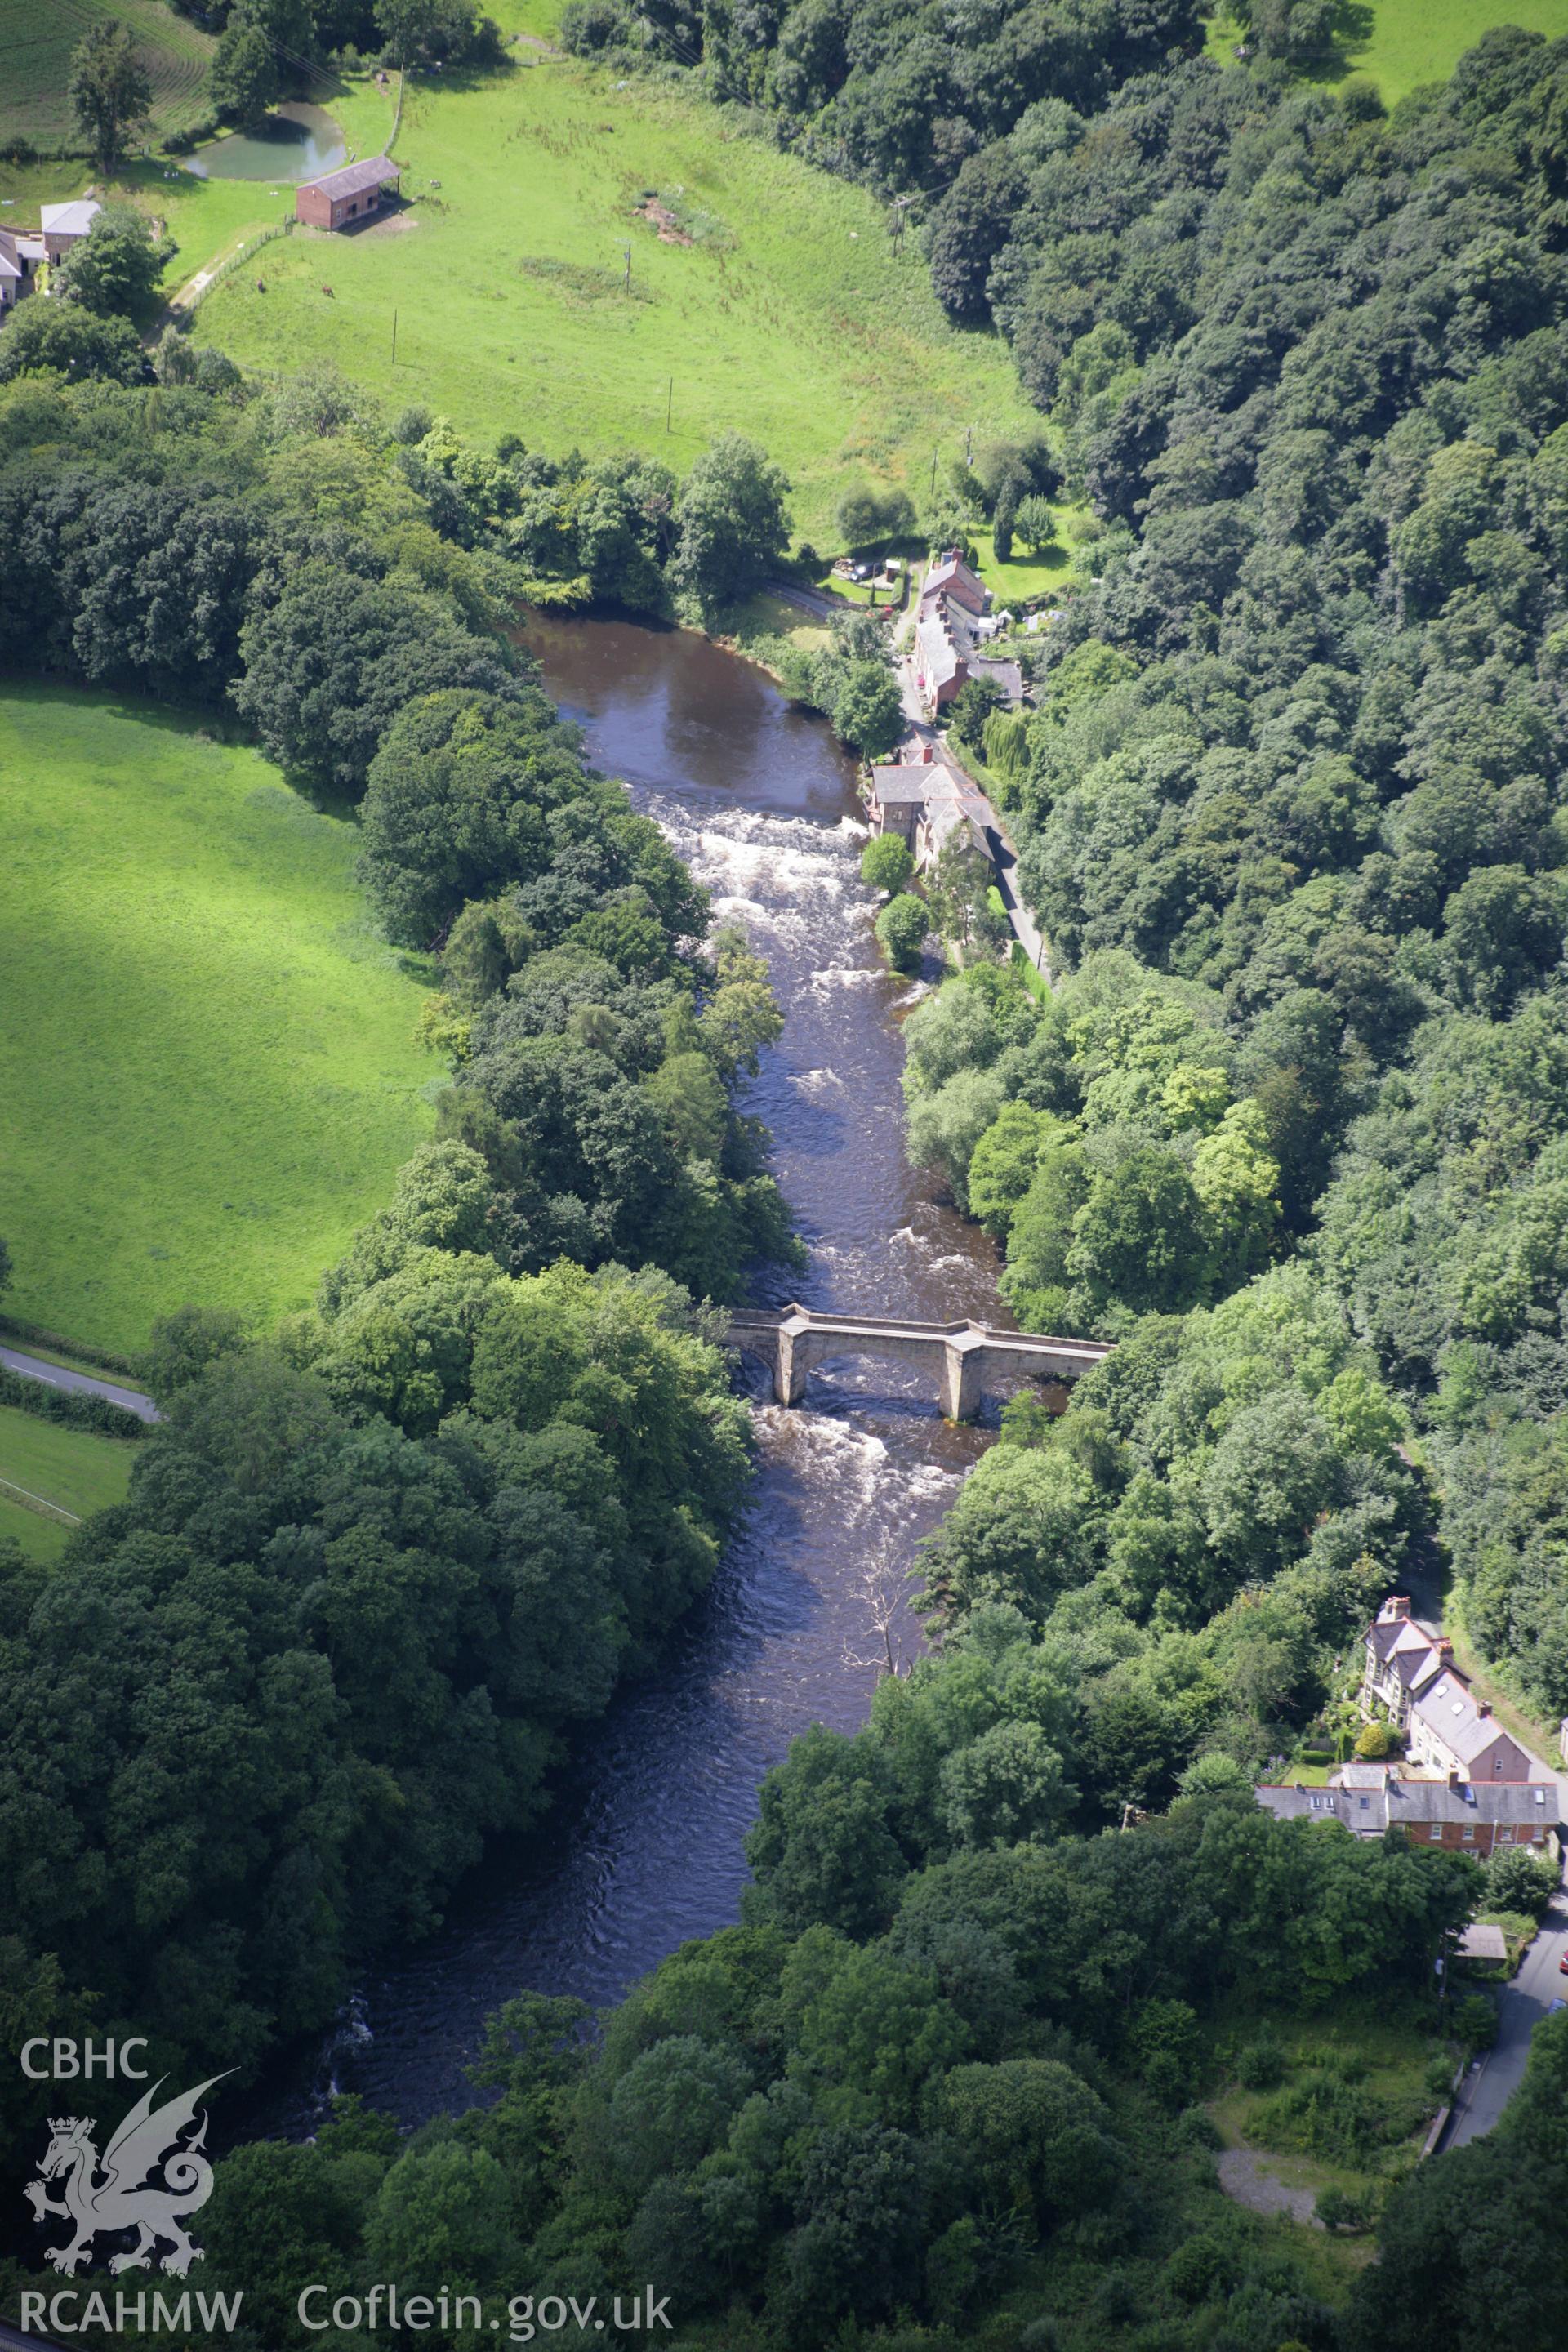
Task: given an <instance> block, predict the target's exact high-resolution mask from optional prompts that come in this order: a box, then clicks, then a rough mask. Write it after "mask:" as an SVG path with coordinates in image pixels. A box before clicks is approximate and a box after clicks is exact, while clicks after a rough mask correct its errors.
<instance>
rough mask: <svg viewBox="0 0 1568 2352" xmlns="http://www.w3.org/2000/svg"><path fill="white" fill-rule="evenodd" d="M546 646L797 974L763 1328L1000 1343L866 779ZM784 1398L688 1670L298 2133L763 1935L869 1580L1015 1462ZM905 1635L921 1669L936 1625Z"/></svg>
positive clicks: (714, 711) (703, 695)
mask: <svg viewBox="0 0 1568 2352" xmlns="http://www.w3.org/2000/svg"><path fill="white" fill-rule="evenodd" d="M528 643H529V645H530V646H531V649H532V651H533V652H534V653H535V654H536V655H537V656H538V658H539V660H540V662H541V664H542V668H543V672H544V678H545V683H546V685H547V686H548V687H549V688H550V691H551V693H552V695H553V696H554V698H555V699H556V700H557V701H558V702H559V703H560V705H561V707H562V709H563V711H564V712H565V713H566V714H567V715H568V716H570V717H572V718H574V719H578V720H580V721H581V722H582V724H583V725H584V728H585V729H586V730H587V736H588V743H589V748H590V752H591V756H592V757H593V759H594V760H595V763H596V764H597V765H598V766H599V767H601V768H603V769H605V771H607V772H609V773H610V774H613V775H616V776H622V777H624V778H625V779H626V782H627V783H628V784H629V785H630V787H631V792H632V797H633V800H634V802H635V803H636V805H637V808H638V809H640V810H642V811H644V812H645V813H646V814H648V815H651V816H654V817H656V818H658V822H659V823H660V824H662V825H663V826H664V827H665V829H666V831H667V832H668V835H669V836H670V838H671V840H672V841H673V842H674V844H675V845H676V847H677V848H678V849H679V851H680V853H681V855H682V856H684V857H685V858H686V859H687V860H688V862H689V864H690V866H692V868H693V869H694V871H695V872H696V874H697V876H698V877H699V879H700V880H701V881H702V882H704V883H706V884H707V886H708V887H709V888H710V890H711V891H712V892H713V894H714V898H715V904H716V910H717V912H718V914H719V915H720V916H721V918H722V917H731V918H734V919H738V920H739V921H740V922H742V924H743V925H744V927H745V929H746V930H747V932H748V934H749V935H750V937H751V940H752V944H753V946H754V947H755V948H756V949H757V950H758V951H759V952H760V953H762V954H763V955H765V956H766V957H767V959H768V961H769V964H770V966H771V970H772V974H773V986H774V989H775V991H776V992H777V994H778V998H779V1001H780V1003H781V1005H782V1006H783V1009H784V1016H785V1021H784V1035H783V1037H782V1039H781V1040H780V1043H779V1045H777V1047H776V1048H774V1049H773V1050H772V1051H770V1052H769V1053H768V1054H767V1055H765V1056H764V1058H763V1069H762V1073H761V1076H760V1077H759V1078H758V1079H757V1081H756V1082H755V1083H754V1084H753V1085H752V1087H751V1088H750V1089H749V1098H748V1102H747V1108H749V1109H751V1110H753V1111H755V1112H756V1113H758V1114H759V1115H760V1116H761V1117H762V1118H764V1119H765V1120H766V1122H767V1124H768V1126H769V1128H770V1129H771V1130H772V1134H773V1147H774V1168H775V1171H776V1173H777V1175H778V1178H779V1181H780V1182H781V1183H782V1185H783V1187H784V1192H785V1194H786V1196H787V1198H788V1200H789V1202H790V1204H791V1206H792V1208H793V1210H794V1212H795V1217H796V1219H797V1222H798V1223H799V1226H800V1230H801V1233H802V1234H803V1236H804V1238H805V1243H806V1245H807V1248H808V1250H809V1253H810V1260H809V1265H808V1267H807V1269H806V1270H805V1272H804V1273H802V1274H800V1275H798V1276H787V1275H785V1276H779V1277H778V1278H777V1279H776V1280H774V1281H773V1282H772V1283H771V1284H768V1283H763V1284H762V1285H760V1286H759V1297H760V1300H761V1302H762V1303H764V1304H779V1303H783V1301H784V1300H785V1299H786V1298H788V1297H790V1296H791V1295H792V1294H793V1295H795V1296H797V1297H800V1298H801V1300H802V1301H803V1302H804V1303H805V1304H806V1305H808V1306H815V1307H837V1308H844V1309H847V1308H850V1307H871V1308H877V1309H879V1310H880V1311H881V1312H882V1313H884V1314H890V1315H895V1316H901V1317H917V1318H943V1319H945V1318H952V1317H953V1316H955V1315H963V1314H975V1315H978V1316H982V1317H985V1318H990V1319H999V1310H998V1305H997V1298H996V1289H995V1259H994V1253H993V1251H992V1249H991V1246H990V1244H988V1243H987V1242H986V1240H985V1239H984V1235H982V1234H979V1233H978V1232H977V1231H976V1230H975V1229H974V1228H973V1227H972V1226H968V1225H966V1224H965V1223H963V1220H962V1219H961V1218H960V1217H959V1216H958V1215H957V1213H955V1212H954V1211H953V1210H952V1208H950V1207H945V1206H942V1205H941V1204H940V1203H939V1202H938V1201H937V1200H936V1198H935V1195H934V1191H933V1188H932V1187H931V1185H930V1184H929V1183H927V1182H926V1181H922V1180H921V1178H920V1177H918V1176H916V1175H914V1174H913V1173H911V1171H910V1169H909V1168H908V1167H907V1166H906V1164H905V1161H904V1156H903V1149H902V1129H901V1121H900V1107H901V1097H900V1090H899V1075H900V1069H901V1066H902V1060H903V1055H902V1049H901V1046H900V1035H899V1028H900V1018H901V1016H902V1014H903V1013H905V1011H906V1010H907V1008H908V1006H909V1005H910V1003H912V1002H914V1001H915V998H916V996H917V995H918V993H919V991H920V987H921V983H919V982H916V983H912V984H911V982H909V981H906V980H900V979H898V978H896V977H894V976H892V975H890V974H889V973H888V972H887V971H885V970H884V969H883V967H882V964H881V961H880V959H879V954H878V952H877V948H876V943H875V941H874V940H873V938H872V934H871V929H870V918H871V915H872V912H873V901H872V899H871V898H870V897H869V895H868V892H867V891H866V889H865V887H864V886H863V885H862V883H861V881H860V878H859V873H858V856H859V851H860V847H861V845H862V843H863V841H864V838H865V835H864V833H863V830H862V829H861V825H860V823H859V814H860V813H859V804H858V800H857V797H856V792H855V780H854V770H853V767H852V765H851V763H850V762H849V761H848V760H847V758H846V756H845V755H844V753H843V752H842V751H841V750H840V749H839V747H838V746H837V743H836V742H835V741H834V739H833V737H832V735H831V733H830V732H829V730H828V729H827V728H826V725H825V724H824V723H823V722H822V721H821V720H819V719H811V718H808V717H806V716H805V715H804V714H803V713H801V712H799V711H796V710H793V709H791V708H790V707H789V705H788V704H787V703H786V702H785V701H784V698H783V696H782V695H780V694H779V692H778V691H777V689H776V688H774V687H773V684H772V683H771V681H770V680H769V679H768V678H767V677H765V676H764V675H763V673H762V672H761V671H759V670H757V669H755V668H753V667H751V666H750V665H748V664H746V663H744V662H742V661H739V660H737V659H736V658H734V657H733V656H730V655H727V654H725V653H722V652H721V651H720V650H719V649H718V648H717V647H716V646H711V645H710V644H708V643H707V642H706V641H705V640H703V639H701V638H698V637H694V636H690V635H684V634H681V633H679V632H677V631H674V630H656V629H651V628H647V627H643V626H639V625H636V624H633V623H630V622H622V621H614V620H588V621H583V620H574V621H570V622H566V621H557V620H553V619H552V620H539V621H536V622H535V623H533V624H531V625H530V627H529V630H528ZM759 1378H760V1376H759ZM753 1394H754V1397H755V1412H756V1422H757V1433H758V1440H759V1446H758V1464H757V1475H756V1479H755V1483H754V1489H753V1493H752V1500H751V1504H750V1507H749V1509H748V1511H747V1514H746V1517H745V1520H744V1523H743V1524H742V1527H741V1528H739V1529H738V1531H737V1532H736V1534H735V1536H734V1538H732V1540H731V1544H730V1546H729V1548H728V1550H727V1552H726V1555H725V1558H724V1560H723V1563H722V1566H721V1570H720V1572H719V1575H718V1577H717V1579H716V1580H715V1582H714V1585H713V1587H712V1590H711V1591H710V1594H709V1595H708V1596H707V1598H706V1600H705V1601H703V1602H702V1604H701V1605H700V1607H699V1608H698V1609H697V1610H696V1611H695V1612H693V1614H692V1615H691V1617H690V1618H689V1620H688V1621H687V1622H686V1624H685V1626H684V1627H683V1629H682V1631H681V1633H680V1635H679V1639H678V1641H677V1642H676V1643H675V1645H674V1647H673V1649H672V1651H671V1653H670V1654H669V1656H668V1659H667V1661H666V1663H665V1664H664V1665H663V1667H662V1669H661V1670H660V1671H659V1672H658V1674H657V1675H654V1676H653V1677H652V1678H651V1679H649V1680H647V1681H646V1682H643V1683H640V1684H638V1685H636V1686H634V1687H632V1688H630V1689H628V1690H627V1691H626V1692H625V1693H624V1694H623V1695H622V1696H621V1697H620V1698H619V1699H618V1701H617V1702H616V1705H615V1706H613V1707H612V1708H611V1710H610V1713H609V1714H608V1716H607V1717H605V1720H604V1721H603V1722H602V1723H601V1724H600V1725H599V1726H597V1727H595V1729H594V1730H593V1731H591V1732H589V1733H588V1734H587V1735H585V1736H584V1738H582V1739H581V1741H580V1742H579V1744H578V1746H577V1749H576V1754H575V1760H574V1766H573V1768H572V1769H571V1771H570V1773H569V1774H568V1775H567V1776H566V1778H565V1780H564V1785H563V1790H562V1792H561V1796H560V1801H559V1802H558V1803H557V1805H556V1806H555V1808H554V1810H553V1811H552V1812H551V1814H550V1816H549V1818H548V1820H547V1822H546V1823H545V1825H544V1827H543V1830H542V1833H541V1834H540V1835H539V1836H538V1838H537V1839H535V1840H533V1841H532V1842H531V1843H528V1844H526V1845H519V1846H515V1847H498V1848H497V1849H495V1850H494V1851H492V1853H490V1854H489V1857H488V1858H487V1861H486V1864H485V1865H484V1867H483V1868H482V1870H481V1871H479V1873H477V1874H475V1876H474V1878H473V1879H472V1880H471V1881H470V1882H469V1883H468V1885H466V1886H465V1887H463V1888H462V1889H461V1890H460V1891H459V1893H458V1896H457V1897H456V1898H455V1899H454V1901H453V1902H452V1904H451V1905H450V1906H449V1908H448V1913H447V1925H446V1927H445V1928H444V1929H443V1931H442V1932H441V1933H440V1934H439V1935H437V1937H434V1938H432V1939H431V1940H430V1941H428V1942H426V1943H425V1944H422V1945H420V1946H419V1947H418V1948H416V1949H414V1950H411V1951H409V1952H407V1953H405V1954H402V1955H399V1956H398V1957H397V1958H396V1959H395V1960H394V1961H393V1962H392V1963H391V1964H390V1965H388V1966H387V1967H386V1968H385V1969H383V1970H382V1971H380V1972H379V1973H377V1974H376V1975H374V1977H373V1978H372V1979H369V1980H367V1982H366V1983H365V1985H364V1987H363V1990H362V1992H361V1994H360V1996H359V1997H358V1998H357V1999H356V2000H355V2002H354V2004H353V2011H352V2012H351V2014H350V2015H349V2017H348V2018H347V2019H345V2021H344V2022H343V2024H342V2026H341V2028H340V2029H339V2031H338V2032H337V2033H336V2034H335V2035H334V2036H333V2037H332V2038H331V2041H330V2042H329V2043H328V2045H327V2046H326V2047H325V2048H324V2049H323V2051H322V2052H321V2053H320V2055H319V2057H318V2058H317V2060H316V2062H315V2063H314V2064H313V2066H312V2067H310V2069H309V2070H308V2079H307V2078H306V2076H304V2075H300V2076H297V2077H296V2078H295V2081H294V2084H293V2086H292V2088H291V2089H289V2090H288V2091H286V2092H285V2093H284V2094H283V2095H282V2096H281V2097H280V2098H268V2099H266V2100H265V2105H266V2106H267V2107H268V2116H267V2122H268V2125H269V2126H270V2127H271V2128H273V2129H278V2128H284V2129H289V2130H293V2131H296V2132H298V2131H300V2130H309V2129H310V2127H311V2126H312V2123H313V2121H314V2119H315V2118H316V2116H319V2114H320V2112H321V2106H320V2102H321V2097H322V2095H324V2093H325V2092H326V2091H327V2090H328V2089H330V2088H333V2087H335V2088H339V2089H345V2090H347V2089H353V2090H356V2091H360V2092H363V2094H364V2095H366V2097H368V2098H369V2099H371V2100H372V2101H373V2102H374V2104H375V2105H378V2106H384V2107H386V2108H389V2109H391V2110H392V2111H394V2112H395V2114H397V2115H398V2116H400V2117H401V2118H402V2119H403V2120H405V2122H407V2123H417V2122H419V2121H421V2120H423V2119H424V2118H425V2117H426V2116H429V2115H431V2114H433V2113H436V2112H438V2111H439V2110H441V2109H443V2108H450V2107H455V2106H462V2105H468V2104H469V2103H470V2102H471V2100H472V2097H473V2093H472V2091H471V2090H470V2088H469V2086H468V2083H467V2079H466V2072H465V2070H466V2068H467V2067H468V2065H469V2064H470V2063H472V2060H473V2057H474V2055H475V2053H476V2051H477V2050H478V2048H479V2042H480V2040H481V2036H482V2028H483V2022H484V2020H485V2018H486V2017H487V2015H489V2012H490V2011H493V2010H494V2009H496V2008H497V2007H499V2005H500V2003H501V2002H502V2001H503V2000H507V1999H508V1998H509V1997H510V1995H511V1994H512V1993H514V1992H515V1991H517V1990H520V1989H521V1988H522V1987H525V1986H526V1987H530V1988H532V1989H534V1990H540V1991H545V1992H556V1993H575V1994H577V1995H579V1996H581V1997H582V1998H584V1999H585V2000H592V2001H595V2002H603V2001H608V2000H615V1999H616V1997H617V1996H618V1995H620V1994H621V1993H623V1992H624V1991H625V1990H626V1987H627V1986H628V1985H629V1984H630V1983H631V1982H632V1980H633V1979H635V1978H637V1977H638V1976H640V1975H641V1974H642V1973H643V1972H644V1971H645V1970H646V1969H649V1968H651V1967H652V1966H653V1965H654V1964H655V1962H657V1961H658V1959H660V1958H662V1957H663V1956H664V1955H665V1954H666V1953H668V1952H669V1951H672V1950H673V1949H674V1948H675V1947H676V1946H677V1945H678V1944H679V1943H680V1942H682V1941H683V1940H684V1939H685V1938H686V1937H691V1936H705V1935H708V1934H710V1933H711V1932H712V1931H713V1930H714V1929H715V1928H718V1927H724V1926H727V1925H729V1924H730V1923H731V1922H732V1921H733V1920H734V1919H735V1918H736V1916H737V1915H738V1910H739V1904H740V1895H741V1889H742V1885H743V1883H744V1879H745V1864H744V1859H743V1855H742V1839H743V1837H744V1835H745V1832H746V1830H747V1828H748V1827H749V1825H750V1823H751V1822H752V1819H753V1818H754V1815H755V1812H756V1801H757V1788H758V1784H759V1782H760V1781H761V1780H762V1778H763V1774H764V1773H765V1772H766V1771H767V1769H768V1768H769V1767H770V1765H773V1764H774V1763H776V1762H777V1761H778V1760H779V1759H780V1758H781V1757H782V1756H783V1755H784V1750H785V1749H786V1748H787V1747H788V1746H789V1743H790V1741H791V1740H792V1739H793V1738H795V1735H796V1734H797V1733H799V1732H801V1731H804V1730H805V1729H806V1727H808V1726H809V1725H811V1724H812V1723H818V1722H819V1723H826V1724H829V1725H833V1726H835V1727H840V1728H844V1729H853V1728H854V1727H856V1726H858V1724H859V1723H861V1722H862V1721H863V1720H864V1718H865V1715H866V1711H867V1707H868V1704H869V1700H870V1696H871V1692H872V1689H873V1687H874V1685H875V1680H876V1667H875V1663H874V1662H875V1658H876V1654H877V1652H878V1649H879V1636H878V1633H877V1632H876V1628H875V1624H874V1622H873V1621H874V1618H875V1616H876V1614H877V1611H876V1608H875V1606H874V1604H873V1602H872V1601H871V1600H870V1599H869V1598H868V1592H867V1589H866V1587H867V1580H868V1575H869V1574H872V1573H877V1574H879V1575H880V1577H881V1578H882V1579H883V1580H884V1582H885V1583H887V1584H889V1585H891V1586H898V1585H900V1584H901V1579H902V1573H903V1571H904V1570H906V1569H907V1567H908V1566H909V1564H910V1559H911V1557H912V1555H913V1552H914V1548H915V1545H916V1543H917V1541H918V1540H919V1538H920V1537H921V1536H922V1535H923V1534H924V1533H926V1531H927V1530H928V1529H929V1528H931V1526H932V1525H933V1524H934V1523H935V1522H936V1520H937V1519H938V1518H940V1517H941V1516H942V1513H943V1511H944V1510H945V1509H946V1507H947V1506H948V1504H949V1503H950V1502H951V1500H952V1496H953V1493H954V1491H955V1489H956V1487H957V1485H958V1482H959V1480H960V1479H961V1477H962V1475H963V1472H964V1470H965V1468H966V1467H967V1466H968V1465H969V1464H970V1463H972V1462H973V1460H974V1459H975V1457H976V1455H977V1454H978V1453H979V1452H980V1450H981V1449H982V1447H983V1445H984V1443H985V1440H984V1436H983V1435H982V1434H981V1433H978V1432H976V1431H973V1430H956V1429H952V1428H949V1427H947V1426H945V1425H944V1424H943V1423H942V1421H941V1420H940V1418H939V1417H938V1414H937V1411H936V1407H935V1403H934V1402H933V1401H932V1400H931V1398H930V1397H929V1396H928V1395H924V1394H921V1393H919V1392H918V1391H915V1390H914V1389H913V1388H912V1387H910V1386H908V1385H906V1384H905V1383H904V1382H903V1381H902V1377H901V1375H900V1374H899V1373H898V1372H897V1371H895V1370H889V1369H888V1368H886V1367H880V1368H879V1367H876V1366H872V1365H867V1366H864V1367H856V1366H852V1365H850V1366H846V1367H844V1368H842V1369H841V1370H837V1371H836V1370H833V1369H832V1368H830V1369H829V1370H826V1371H824V1372H820V1373H816V1374H814V1375H813V1381H812V1390H811V1406H810V1409H809V1410H807V1411H804V1412H781V1411H780V1410H779V1409H778V1408H777V1407H775V1406H774V1405H773V1404H772V1403H771V1402H769V1401H768V1399H767V1395H766V1391H765V1389H763V1388H762V1387H761V1386H759V1387H758V1388H757V1389H756V1390H755V1391H753ZM899 1638H900V1646H901V1650H902V1653H903V1654H904V1656H905V1657H908V1656H909V1655H910V1654H912V1652H913V1650H914V1649H915V1648H916V1647H917V1646H918V1632H917V1629H916V1626H915V1623H914V1621H913V1619H912V1617H907V1616H906V1618H905V1621H904V1623H903V1626H902V1628H901V1630H900V1637H899Z"/></svg>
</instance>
